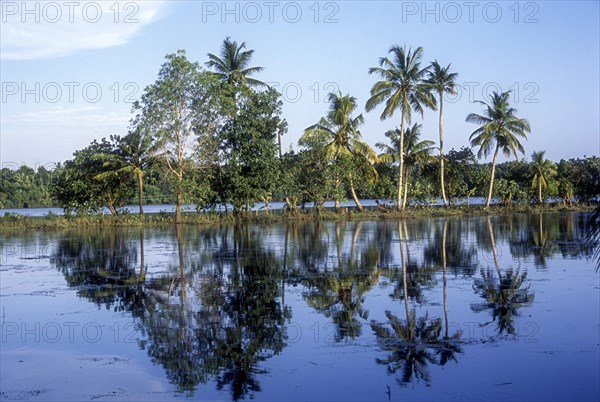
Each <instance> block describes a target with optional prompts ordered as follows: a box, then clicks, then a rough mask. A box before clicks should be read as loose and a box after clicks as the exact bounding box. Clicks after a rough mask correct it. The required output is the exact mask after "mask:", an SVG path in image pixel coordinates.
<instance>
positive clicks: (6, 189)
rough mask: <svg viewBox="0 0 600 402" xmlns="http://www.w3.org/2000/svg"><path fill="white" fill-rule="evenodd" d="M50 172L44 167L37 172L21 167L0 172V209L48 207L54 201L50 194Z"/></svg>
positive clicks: (4, 169)
mask: <svg viewBox="0 0 600 402" xmlns="http://www.w3.org/2000/svg"><path fill="white" fill-rule="evenodd" d="M51 181H52V172H51V171H49V170H47V169H46V168H45V167H44V166H40V167H38V169H37V171H34V170H33V169H32V168H30V167H28V166H25V165H22V166H19V168H18V169H16V170H12V169H8V168H3V169H1V170H0V188H1V189H2V191H0V208H37V207H50V206H52V205H55V203H56V201H55V200H53V199H52V195H51V193H50V188H49V187H50V183H51Z"/></svg>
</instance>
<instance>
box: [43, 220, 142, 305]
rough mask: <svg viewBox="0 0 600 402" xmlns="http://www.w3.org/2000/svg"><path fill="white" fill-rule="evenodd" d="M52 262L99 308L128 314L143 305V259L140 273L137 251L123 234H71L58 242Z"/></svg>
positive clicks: (79, 291) (84, 296) (77, 232)
mask: <svg viewBox="0 0 600 402" xmlns="http://www.w3.org/2000/svg"><path fill="white" fill-rule="evenodd" d="M140 237H141V238H142V239H143V232H140ZM142 252H143V250H142ZM50 261H51V263H52V264H54V265H55V266H56V267H57V268H58V269H59V270H60V271H61V272H62V273H63V275H64V276H65V279H66V281H67V284H68V285H69V286H71V287H77V288H78V295H79V296H80V297H83V298H86V299H89V300H91V301H93V302H95V303H96V304H98V305H99V306H100V305H106V307H107V308H109V307H114V309H115V311H127V310H131V309H132V308H133V307H134V305H138V304H139V303H141V299H140V297H142V293H143V292H142V291H141V285H142V283H143V281H144V277H145V274H144V269H143V257H142V258H141V265H140V268H141V269H140V271H139V272H136V265H137V261H138V250H137V247H136V245H135V243H133V242H131V241H130V240H129V239H128V236H127V234H126V233H124V232H122V231H117V230H105V231H101V232H97V231H93V232H89V231H81V230H73V231H67V232H65V233H64V236H61V238H59V240H58V241H57V244H56V249H55V251H54V253H53V255H52V256H51V260H50Z"/></svg>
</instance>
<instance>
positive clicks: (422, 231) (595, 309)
mask: <svg viewBox="0 0 600 402" xmlns="http://www.w3.org/2000/svg"><path fill="white" fill-rule="evenodd" d="M588 216H589V214H587V213H553V214H543V215H525V214H514V215H506V216H497V217H496V216H495V217H489V218H487V217H477V218H460V219H459V218H450V219H438V218H436V219H414V220H406V221H365V222H337V223H336V222H322V223H315V222H307V223H289V224H278V225H247V226H235V227H234V226H202V227H198V226H184V227H182V228H180V229H179V230H177V229H176V228H175V227H171V226H168V227H165V228H147V229H145V230H143V229H139V228H136V229H102V230H97V231H88V230H86V231H84V230H62V231H26V232H24V231H22V230H21V231H14V232H9V231H6V230H4V231H2V232H0V245H1V246H2V261H1V262H2V266H1V268H0V304H1V310H2V317H1V319H2V321H1V325H0V330H1V334H0V335H1V344H0V346H1V349H0V350H1V358H0V373H1V375H0V399H2V400H11V399H35V400H89V399H99V400H171V399H182V398H192V399H199V400H215V399H218V400H237V399H250V398H253V399H256V400H344V401H346V400H374V401H377V400H381V401H387V400H403V401H404V400H544V401H549V400H598V399H599V398H600V390H599V380H598V378H600V363H599V362H600V346H599V345H600V311H599V310H600V307H599V306H600V283H599V278H600V276H599V275H600V274H599V273H598V272H597V271H596V270H595V264H594V262H593V261H591V260H589V258H588V256H589V250H585V249H583V248H582V246H581V242H582V239H583V237H584V236H585V222H586V219H587V217H588Z"/></svg>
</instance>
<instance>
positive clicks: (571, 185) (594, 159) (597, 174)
mask: <svg viewBox="0 0 600 402" xmlns="http://www.w3.org/2000/svg"><path fill="white" fill-rule="evenodd" d="M557 173H558V179H559V182H560V183H561V190H562V191H561V196H562V197H563V198H564V199H567V200H568V201H569V202H570V200H571V198H572V197H574V198H575V199H576V200H577V201H579V202H589V201H592V200H594V199H596V198H598V197H600V157H598V156H591V157H587V158H585V157H584V158H573V159H569V160H561V161H560V162H559V163H558V169H557Z"/></svg>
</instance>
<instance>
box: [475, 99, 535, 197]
mask: <svg viewBox="0 0 600 402" xmlns="http://www.w3.org/2000/svg"><path fill="white" fill-rule="evenodd" d="M510 92H511V91H507V92H502V93H500V94H499V93H497V92H494V93H493V94H492V95H491V96H490V102H489V103H486V102H483V101H477V102H478V103H481V104H482V105H484V106H485V110H484V114H477V113H470V114H469V115H468V116H467V118H466V121H467V123H475V124H480V125H481V126H480V127H478V128H477V129H476V130H475V131H473V133H471V136H470V137H469V140H470V141H471V146H472V147H479V151H478V152H477V157H478V158H481V156H482V155H483V156H488V155H489V153H490V152H491V151H492V149H494V157H493V159H492V175H491V178H490V189H489V192H488V197H487V201H486V204H485V206H486V207H489V206H490V202H491V200H492V190H493V188H494V174H495V172H496V158H497V156H498V151H500V150H502V153H504V155H506V156H510V155H511V154H512V155H514V156H515V159H518V156H517V151H520V152H521V153H523V154H524V153H525V149H524V148H523V145H521V143H520V142H519V138H518V137H522V138H524V139H527V135H526V134H525V133H528V132H530V131H531V128H530V126H529V121H527V120H526V119H521V118H518V117H517V116H515V113H516V112H517V110H516V109H514V108H512V107H511V106H510V103H509V101H508V99H509V96H510Z"/></svg>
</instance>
